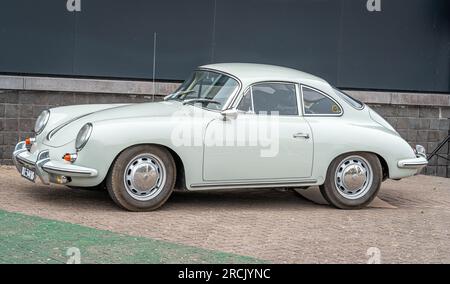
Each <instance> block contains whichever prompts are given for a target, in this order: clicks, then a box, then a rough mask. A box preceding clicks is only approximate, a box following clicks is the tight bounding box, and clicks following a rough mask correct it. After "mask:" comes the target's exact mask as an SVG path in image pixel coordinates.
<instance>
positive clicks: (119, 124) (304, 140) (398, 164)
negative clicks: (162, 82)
mask: <svg viewBox="0 0 450 284" xmlns="http://www.w3.org/2000/svg"><path fill="white" fill-rule="evenodd" d="M34 130H35V137H30V138H27V139H26V140H25V141H22V142H19V143H18V144H17V145H16V147H15V151H14V153H13V160H14V163H15V165H16V167H17V169H18V171H19V173H20V174H21V175H22V176H23V177H24V178H27V179H29V180H31V181H35V179H36V177H39V179H40V180H41V181H42V182H43V183H44V184H50V183H55V184H63V185H66V186H69V187H73V188H86V189H95V188H105V187H106V188H107V190H108V192H109V195H110V196H111V198H112V199H113V200H114V201H115V202H116V203H117V204H118V205H119V206H120V207H122V208H124V209H127V210H131V211H149V210H154V209H157V208H159V207H160V206H161V205H163V204H164V203H165V202H166V200H167V199H168V198H169V196H170V194H171V193H172V191H173V190H174V189H175V188H176V189H181V190H189V191H194V190H220V189H229V188H236V189H245V188H272V187H273V188H279V187H282V188H296V189H298V188H307V187H310V186H319V187H320V191H321V193H322V195H323V196H324V198H325V199H326V200H327V201H328V202H329V203H330V204H331V205H333V206H335V207H337V208H341V209H355V208H362V207H364V206H366V205H368V204H369V203H370V202H371V201H372V200H373V198H375V196H376V195H377V193H378V191H379V189H380V186H381V183H382V182H383V181H384V180H385V179H388V178H390V179H401V178H405V177H409V176H412V175H415V174H416V173H418V172H419V171H420V169H421V168H422V167H424V166H426V165H427V159H426V154H425V150H424V148H423V147H422V146H420V145H417V146H416V147H415V149H413V148H412V147H411V146H410V145H409V144H408V143H407V142H406V141H405V140H404V139H402V138H401V137H400V135H399V134H398V133H397V132H396V131H395V129H394V128H393V127H392V126H391V125H390V124H389V123H388V122H386V121H385V120H384V119H383V118H382V117H381V116H380V115H378V114H377V113H376V112H375V111H373V110H372V109H371V108H370V107H369V106H367V105H365V104H363V103H361V102H359V101H358V100H355V99H353V98H352V97H350V96H349V95H347V94H345V93H344V92H342V91H340V90H338V89H337V88H334V87H332V86H331V85H330V84H329V83H327V82H326V81H325V80H323V79H320V78H318V77H316V76H313V75H310V74H308V73H304V72H301V71H298V70H294V69H290V68H285V67H278V66H272V65H261V64H245V63H224V64H211V65H205V66H201V67H198V68H197V69H196V70H195V71H194V72H193V74H192V76H191V77H190V78H189V79H187V80H186V81H185V82H184V83H183V84H182V85H181V86H180V87H179V88H178V90H177V91H175V92H174V93H173V94H170V95H168V96H166V97H165V98H164V100H163V101H159V102H150V103H140V104H99V105H75V106H65V107H57V108H52V109H49V110H45V111H43V112H42V113H41V115H40V116H39V117H38V119H37V121H36V125H35V129H34Z"/></svg>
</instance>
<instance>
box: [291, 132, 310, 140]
mask: <svg viewBox="0 0 450 284" xmlns="http://www.w3.org/2000/svg"><path fill="white" fill-rule="evenodd" d="M292 137H294V138H305V139H309V134H308V133H295V134H294V135H292Z"/></svg>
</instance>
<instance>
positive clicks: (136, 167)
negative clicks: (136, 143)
mask: <svg viewBox="0 0 450 284" xmlns="http://www.w3.org/2000/svg"><path fill="white" fill-rule="evenodd" d="M165 182H166V169H165V167H164V164H163V163H162V161H161V160H160V159H159V158H158V157H156V156H154V155H152V154H141V155H138V156H137V157H135V158H133V159H132V160H131V161H130V162H129V163H128V165H127V167H126V168H125V173H124V184H125V188H126V190H127V192H128V194H130V196H131V197H133V198H134V199H136V200H140V201H146V200H150V199H152V198H154V197H156V196H157V195H158V194H159V193H160V192H161V190H162V189H163V187H164V184H165Z"/></svg>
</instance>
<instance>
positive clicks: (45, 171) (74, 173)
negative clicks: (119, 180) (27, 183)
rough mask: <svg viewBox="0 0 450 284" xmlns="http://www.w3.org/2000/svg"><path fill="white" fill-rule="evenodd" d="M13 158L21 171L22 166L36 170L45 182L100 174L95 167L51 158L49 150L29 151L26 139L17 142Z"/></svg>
mask: <svg viewBox="0 0 450 284" xmlns="http://www.w3.org/2000/svg"><path fill="white" fill-rule="evenodd" d="M12 158H13V161H14V165H15V166H16V168H17V170H18V171H19V172H21V168H22V167H26V168H28V169H31V170H34V171H35V173H36V175H37V176H38V177H39V179H40V180H41V181H42V183H43V184H50V183H52V182H54V181H55V180H57V179H56V178H57V177H65V178H66V179H65V180H67V181H70V180H71V178H72V177H77V178H78V177H81V178H83V177H85V178H89V177H96V176H97V175H98V172H97V170H95V169H91V168H86V167H81V166H76V165H73V164H68V163H66V162H64V161H54V160H51V159H50V153H49V150H43V151H40V152H39V153H38V154H37V155H33V154H32V153H30V152H29V151H28V149H27V147H26V144H25V141H22V142H19V143H17V145H16V147H15V148H14V152H13V156H12ZM60 180H61V179H60Z"/></svg>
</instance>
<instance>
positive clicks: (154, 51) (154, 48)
mask: <svg viewBox="0 0 450 284" xmlns="http://www.w3.org/2000/svg"><path fill="white" fill-rule="evenodd" d="M155 76H156V32H154V33H153V76H152V81H153V96H152V101H155V90H156V89H155Z"/></svg>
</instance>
